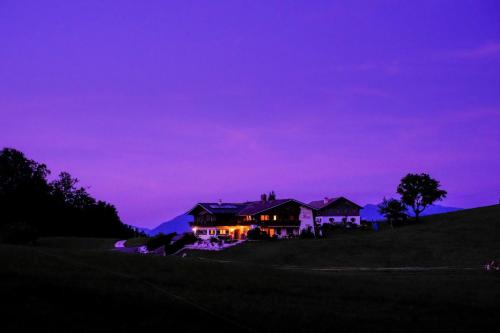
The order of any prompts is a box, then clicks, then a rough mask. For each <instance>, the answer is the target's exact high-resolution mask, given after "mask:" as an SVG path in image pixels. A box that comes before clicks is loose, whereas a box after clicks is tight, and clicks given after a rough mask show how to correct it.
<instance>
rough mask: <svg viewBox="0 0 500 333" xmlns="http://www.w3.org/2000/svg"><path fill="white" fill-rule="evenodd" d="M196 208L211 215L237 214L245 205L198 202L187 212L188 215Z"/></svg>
mask: <svg viewBox="0 0 500 333" xmlns="http://www.w3.org/2000/svg"><path fill="white" fill-rule="evenodd" d="M198 206H200V207H202V208H203V209H205V210H206V211H208V212H209V213H212V214H238V212H239V211H240V210H241V209H242V208H244V207H245V204H241V203H228V202H222V203H218V202H200V203H198V204H196V206H194V207H193V208H192V209H191V210H190V211H189V212H187V213H188V214H190V213H191V212H192V211H193V210H194V209H196V208H197V207H198Z"/></svg>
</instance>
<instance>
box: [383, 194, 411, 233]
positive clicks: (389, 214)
mask: <svg viewBox="0 0 500 333" xmlns="http://www.w3.org/2000/svg"><path fill="white" fill-rule="evenodd" d="M378 211H379V212H380V214H382V215H384V216H385V218H386V219H387V221H388V222H389V224H390V225H391V228H394V222H399V221H402V220H405V219H406V218H407V216H408V215H407V214H406V212H407V208H406V205H405V204H404V203H402V202H401V201H399V200H396V199H394V198H390V199H386V198H384V200H383V201H382V203H381V204H380V205H378Z"/></svg>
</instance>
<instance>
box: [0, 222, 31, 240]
mask: <svg viewBox="0 0 500 333" xmlns="http://www.w3.org/2000/svg"><path fill="white" fill-rule="evenodd" d="M37 239H38V230H37V229H36V228H35V227H33V226H32V225H30V224H28V223H24V222H18V223H11V224H6V225H4V226H2V229H1V230H0V241H1V242H3V243H9V244H33V245H34V244H35V243H36V240H37Z"/></svg>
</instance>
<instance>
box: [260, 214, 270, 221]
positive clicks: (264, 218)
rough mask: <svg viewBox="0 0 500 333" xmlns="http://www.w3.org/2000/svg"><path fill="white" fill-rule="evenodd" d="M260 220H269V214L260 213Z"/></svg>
mask: <svg viewBox="0 0 500 333" xmlns="http://www.w3.org/2000/svg"><path fill="white" fill-rule="evenodd" d="M260 220H261V221H269V215H261V216H260Z"/></svg>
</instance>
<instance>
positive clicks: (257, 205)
mask: <svg viewBox="0 0 500 333" xmlns="http://www.w3.org/2000/svg"><path fill="white" fill-rule="evenodd" d="M292 200H293V199H278V200H272V201H265V202H263V201H252V202H247V203H245V204H246V206H245V208H243V209H242V210H240V211H239V215H254V214H257V213H260V212H263V211H266V210H268V209H271V208H274V207H276V206H279V205H282V204H284V203H286V202H288V201H292Z"/></svg>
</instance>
